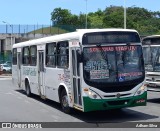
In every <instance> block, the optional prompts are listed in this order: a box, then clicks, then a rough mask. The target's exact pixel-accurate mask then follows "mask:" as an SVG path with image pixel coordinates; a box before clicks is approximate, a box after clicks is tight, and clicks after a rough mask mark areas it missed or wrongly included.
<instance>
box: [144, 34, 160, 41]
mask: <svg viewBox="0 0 160 131" xmlns="http://www.w3.org/2000/svg"><path fill="white" fill-rule="evenodd" d="M149 38H160V35H150V36H146V37H144V38H143V40H144V39H149Z"/></svg>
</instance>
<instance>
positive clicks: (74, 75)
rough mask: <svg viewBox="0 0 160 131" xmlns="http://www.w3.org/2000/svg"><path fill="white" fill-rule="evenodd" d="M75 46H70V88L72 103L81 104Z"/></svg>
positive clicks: (78, 65)
mask: <svg viewBox="0 0 160 131" xmlns="http://www.w3.org/2000/svg"><path fill="white" fill-rule="evenodd" d="M76 50H77V48H72V57H71V58H72V89H73V95H74V104H75V105H77V106H81V105H82V97H81V84H80V68H79V67H80V64H79V63H78V62H77V52H76Z"/></svg>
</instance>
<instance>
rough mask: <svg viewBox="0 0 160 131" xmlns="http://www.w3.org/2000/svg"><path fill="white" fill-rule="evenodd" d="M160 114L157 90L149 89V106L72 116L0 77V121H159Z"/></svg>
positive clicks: (48, 101)
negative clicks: (28, 95)
mask: <svg viewBox="0 0 160 131" xmlns="http://www.w3.org/2000/svg"><path fill="white" fill-rule="evenodd" d="M159 116H160V95H159V93H156V92H148V102H147V106H142V107H133V108H127V109H122V110H121V111H101V112H98V111H97V112H90V113H82V112H79V111H74V112H73V114H71V115H68V114H65V113H63V112H62V111H61V107H60V104H58V103H56V102H53V101H50V100H42V99H40V97H39V96H36V95H34V96H33V97H31V98H29V97H27V96H26V95H25V92H24V91H19V90H17V89H16V87H15V86H13V85H12V81H11V78H0V122H86V123H104V124H105V123H108V122H111V123H115V122H159V121H160V117H159Z"/></svg>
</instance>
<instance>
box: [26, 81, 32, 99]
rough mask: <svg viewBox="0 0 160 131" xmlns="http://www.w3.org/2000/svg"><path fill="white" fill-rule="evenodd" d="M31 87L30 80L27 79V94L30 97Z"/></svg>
mask: <svg viewBox="0 0 160 131" xmlns="http://www.w3.org/2000/svg"><path fill="white" fill-rule="evenodd" d="M31 94H32V93H31V89H30V85H29V82H28V81H27V83H26V95H27V96H28V97H31Z"/></svg>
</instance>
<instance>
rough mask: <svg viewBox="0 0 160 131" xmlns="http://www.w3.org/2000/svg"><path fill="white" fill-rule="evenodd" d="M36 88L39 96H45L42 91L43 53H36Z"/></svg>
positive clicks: (43, 90)
mask: <svg viewBox="0 0 160 131" xmlns="http://www.w3.org/2000/svg"><path fill="white" fill-rule="evenodd" d="M38 86H39V93H40V96H41V97H42V98H43V97H44V96H45V89H44V51H38Z"/></svg>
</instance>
